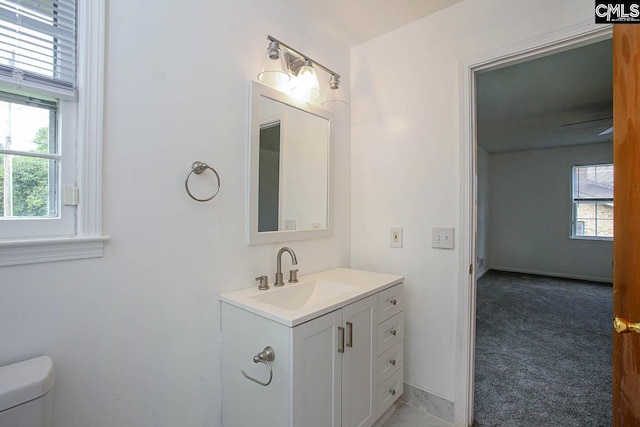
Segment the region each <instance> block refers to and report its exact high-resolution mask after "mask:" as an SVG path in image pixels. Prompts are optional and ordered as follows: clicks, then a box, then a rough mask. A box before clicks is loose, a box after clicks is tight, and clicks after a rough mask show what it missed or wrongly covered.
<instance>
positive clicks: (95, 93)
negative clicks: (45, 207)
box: [0, 0, 109, 266]
mask: <svg viewBox="0 0 640 427" xmlns="http://www.w3.org/2000/svg"><path fill="white" fill-rule="evenodd" d="M78 18H79V19H78V37H79V40H81V43H80V44H79V46H78V93H79V98H78V120H77V133H76V144H77V151H76V171H77V178H76V179H77V186H78V187H80V189H81V191H80V200H79V202H80V203H79V205H78V211H77V225H76V235H75V236H74V237H64V238H46V239H37V238H34V239H24V240H22V239H21V240H5V241H0V266H9V265H22V264H35V263H41V262H51V261H63V260H73V259H86V258H98V257H102V256H103V246H104V242H105V241H107V240H108V239H109V237H108V236H103V235H102V215H101V211H102V207H101V201H102V128H103V99H104V54H105V35H106V32H105V25H106V20H105V18H106V12H105V0H79V1H78Z"/></svg>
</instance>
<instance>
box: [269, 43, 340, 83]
mask: <svg viewBox="0 0 640 427" xmlns="http://www.w3.org/2000/svg"><path fill="white" fill-rule="evenodd" d="M267 40H270V41H272V42H276V43H278V44H280V45H281V46H284V47H286V48H287V49H288V50H290V51H291V52H293V53H295V54H297V55H300V56H301V57H302V58H304V59H308V60H309V61H311V62H313V63H314V64H315V65H317V66H318V67H320V68H322V69H323V70H325V71H326V72H327V73H329V74H331V75H332V76H336V77H337V78H338V79H339V78H340V74H338V73H336V72H335V71H333V70H331V69H329V68H327V67H325V66H324V65H322V64H321V63H319V62H318V61H316V60H315V59H313V58H311V57H310V56H307V55H305V54H304V53H302V52H300V51H299V50H297V49H294V48H292V47H291V46H289V45H288V44H286V43H284V42H281V41H280V40H278V39H277V38H275V37H272V36H270V35H267Z"/></svg>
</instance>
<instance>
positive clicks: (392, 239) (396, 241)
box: [389, 227, 402, 248]
mask: <svg viewBox="0 0 640 427" xmlns="http://www.w3.org/2000/svg"><path fill="white" fill-rule="evenodd" d="M389 246H390V247H392V248H401V247H402V227H391V229H390V233H389Z"/></svg>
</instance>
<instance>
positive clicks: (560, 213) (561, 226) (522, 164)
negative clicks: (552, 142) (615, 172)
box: [490, 143, 613, 282]
mask: <svg viewBox="0 0 640 427" xmlns="http://www.w3.org/2000/svg"><path fill="white" fill-rule="evenodd" d="M611 162H613V147H612V144H611V143H603V144H588V145H576V146H572V147H563V148H554V149H545V150H533V151H520V152H514V153H497V154H492V155H491V184H490V187H491V195H490V199H491V210H490V216H491V222H492V224H493V227H492V228H491V234H490V246H491V249H490V253H491V267H492V268H495V269H499V270H508V271H521V272H529V273H538V274H547V275H552V276H560V277H570V278H580V279H589V280H597V281H603V282H611V281H612V280H613V270H612V264H611V262H612V260H613V242H612V241H594V240H584V239H571V238H570V236H571V220H572V209H573V207H572V203H571V197H572V189H571V186H572V166H573V165H584V164H598V163H611Z"/></svg>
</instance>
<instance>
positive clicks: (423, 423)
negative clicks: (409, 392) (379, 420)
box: [383, 404, 451, 427]
mask: <svg viewBox="0 0 640 427" xmlns="http://www.w3.org/2000/svg"><path fill="white" fill-rule="evenodd" d="M383 427H451V424H449V423H447V422H445V421H442V420H441V419H439V418H436V417H434V416H433V415H429V414H425V413H424V412H422V411H420V410H418V409H415V408H412V407H411V406H407V405H405V404H402V405H400V407H399V408H398V409H397V410H396V412H395V413H394V414H393V415H392V416H391V418H389V420H388V421H387V422H386V423H385V424H384V426H383Z"/></svg>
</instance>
